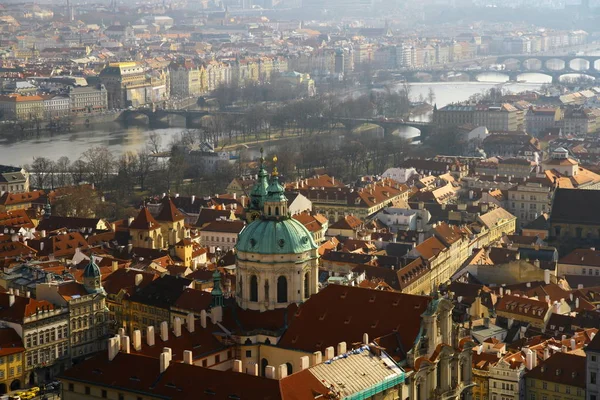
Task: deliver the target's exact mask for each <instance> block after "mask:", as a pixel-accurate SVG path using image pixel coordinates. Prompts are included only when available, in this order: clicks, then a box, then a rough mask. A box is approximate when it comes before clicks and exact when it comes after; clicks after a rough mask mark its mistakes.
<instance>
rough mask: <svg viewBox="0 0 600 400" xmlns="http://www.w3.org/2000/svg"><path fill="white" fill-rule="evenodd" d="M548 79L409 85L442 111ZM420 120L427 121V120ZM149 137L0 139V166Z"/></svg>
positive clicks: (164, 134)
mask: <svg viewBox="0 0 600 400" xmlns="http://www.w3.org/2000/svg"><path fill="white" fill-rule="evenodd" d="M549 79H550V77H548V76H546V75H541V74H535V73H532V74H524V75H523V76H521V77H519V80H524V81H526V83H525V82H519V83H517V82H505V81H506V80H507V78H506V76H504V75H501V74H494V73H486V74H483V75H482V76H480V82H433V83H413V84H411V87H412V89H411V97H412V98H413V99H414V100H417V99H418V98H419V97H421V96H422V97H423V98H424V99H427V97H428V94H429V89H430V88H431V89H432V90H433V92H434V93H435V102H436V104H437V106H438V107H443V106H444V105H446V104H449V103H453V102H459V101H464V100H467V99H468V98H469V97H471V96H472V95H474V94H477V93H481V92H482V91H485V90H488V89H491V88H493V87H502V88H504V89H505V90H506V91H510V92H513V93H518V92H522V91H526V90H537V89H539V88H540V87H541V86H542V85H543V84H544V83H547V82H548V81H549ZM422 118H427V116H425V117H422ZM181 131H182V129H181V128H170V129H157V130H155V132H156V133H158V134H159V135H160V136H161V138H162V143H163V145H164V146H166V145H168V144H169V143H170V142H171V140H172V139H173V138H174V137H175V136H176V135H178V134H179V133H180V132H181ZM149 133H150V130H149V129H148V128H143V127H128V128H124V127H123V126H120V125H118V124H117V123H114V124H110V125H107V126H102V127H101V128H92V129H90V130H86V131H79V132H70V133H65V134H54V135H48V134H44V135H40V136H33V137H28V138H23V139H21V140H17V141H7V140H4V141H3V139H2V138H0V164H4V165H23V164H28V163H30V162H31V161H32V160H33V157H36V156H44V157H47V158H49V159H52V160H57V159H59V158H60V157H62V156H68V157H69V158H70V159H71V160H72V161H73V160H76V159H77V158H79V157H80V156H81V154H82V153H83V152H85V151H86V150H87V149H89V148H91V147H94V146H107V147H108V148H109V149H110V150H111V151H113V153H114V154H115V156H118V155H120V154H123V153H124V152H127V151H136V150H140V149H143V148H144V147H145V146H146V143H147V140H148V135H149ZM400 134H401V135H402V136H407V137H410V136H414V135H418V134H419V132H418V131H417V130H416V129H413V128H407V129H404V130H402V131H401V132H400Z"/></svg>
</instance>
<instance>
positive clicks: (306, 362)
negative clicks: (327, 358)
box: [300, 356, 310, 371]
mask: <svg viewBox="0 0 600 400" xmlns="http://www.w3.org/2000/svg"><path fill="white" fill-rule="evenodd" d="M309 364H310V362H309V360H308V356H302V357H300V370H301V371H303V370H305V369H308V367H309Z"/></svg>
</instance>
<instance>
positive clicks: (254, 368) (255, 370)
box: [247, 364, 266, 376]
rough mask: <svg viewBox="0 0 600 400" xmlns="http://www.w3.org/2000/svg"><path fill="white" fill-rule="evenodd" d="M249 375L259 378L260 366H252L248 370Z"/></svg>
mask: <svg viewBox="0 0 600 400" xmlns="http://www.w3.org/2000/svg"><path fill="white" fill-rule="evenodd" d="M247 373H248V375H254V376H258V364H252V365H250V366H249V367H248V369H247ZM265 376H266V375H265Z"/></svg>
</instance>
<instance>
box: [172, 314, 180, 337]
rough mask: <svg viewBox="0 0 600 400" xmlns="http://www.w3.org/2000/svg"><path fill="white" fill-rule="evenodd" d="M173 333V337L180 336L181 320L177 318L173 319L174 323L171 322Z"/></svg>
mask: <svg viewBox="0 0 600 400" xmlns="http://www.w3.org/2000/svg"><path fill="white" fill-rule="evenodd" d="M173 332H174V333H175V337H179V336H181V318H179V317H175V321H173Z"/></svg>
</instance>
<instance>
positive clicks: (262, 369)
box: [260, 358, 269, 376]
mask: <svg viewBox="0 0 600 400" xmlns="http://www.w3.org/2000/svg"><path fill="white" fill-rule="evenodd" d="M267 365H269V361H268V360H267V359H266V358H263V359H262V360H260V376H265V373H266V371H267Z"/></svg>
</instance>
